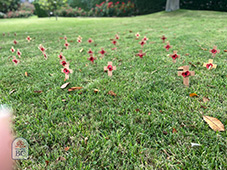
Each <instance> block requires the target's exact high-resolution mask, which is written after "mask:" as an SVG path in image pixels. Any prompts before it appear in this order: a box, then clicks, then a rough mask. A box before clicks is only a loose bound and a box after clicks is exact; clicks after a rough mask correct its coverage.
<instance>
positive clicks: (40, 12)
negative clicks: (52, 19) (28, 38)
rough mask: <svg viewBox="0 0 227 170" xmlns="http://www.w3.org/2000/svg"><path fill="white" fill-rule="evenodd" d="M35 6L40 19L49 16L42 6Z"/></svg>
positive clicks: (36, 4) (35, 4)
mask: <svg viewBox="0 0 227 170" xmlns="http://www.w3.org/2000/svg"><path fill="white" fill-rule="evenodd" d="M34 6H35V13H36V15H37V16H38V17H47V16H48V14H47V12H46V11H45V10H44V9H42V8H40V5H39V4H38V3H37V2H35V3H34Z"/></svg>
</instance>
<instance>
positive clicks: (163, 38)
mask: <svg viewBox="0 0 227 170" xmlns="http://www.w3.org/2000/svg"><path fill="white" fill-rule="evenodd" d="M161 39H162V41H163V43H164V42H165V40H166V39H167V38H166V37H165V35H163V36H162V37H161Z"/></svg>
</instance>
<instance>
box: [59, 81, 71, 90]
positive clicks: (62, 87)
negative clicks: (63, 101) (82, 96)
mask: <svg viewBox="0 0 227 170" xmlns="http://www.w3.org/2000/svg"><path fill="white" fill-rule="evenodd" d="M69 84H70V83H69V82H67V83H65V84H63V85H62V86H61V89H64V88H66V87H67V86H68V85H69Z"/></svg>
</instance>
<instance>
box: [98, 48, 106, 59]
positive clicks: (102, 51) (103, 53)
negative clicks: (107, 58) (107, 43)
mask: <svg viewBox="0 0 227 170" xmlns="http://www.w3.org/2000/svg"><path fill="white" fill-rule="evenodd" d="M99 53H100V54H102V57H104V55H105V53H106V51H105V50H104V49H103V48H101V51H99Z"/></svg>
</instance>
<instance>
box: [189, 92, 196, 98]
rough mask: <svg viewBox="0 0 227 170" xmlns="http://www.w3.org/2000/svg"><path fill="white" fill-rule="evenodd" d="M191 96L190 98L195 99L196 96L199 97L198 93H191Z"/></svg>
mask: <svg viewBox="0 0 227 170" xmlns="http://www.w3.org/2000/svg"><path fill="white" fill-rule="evenodd" d="M189 96H190V97H194V96H196V97H198V95H197V94H196V93H191V94H189Z"/></svg>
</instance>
